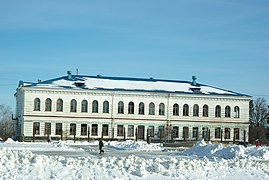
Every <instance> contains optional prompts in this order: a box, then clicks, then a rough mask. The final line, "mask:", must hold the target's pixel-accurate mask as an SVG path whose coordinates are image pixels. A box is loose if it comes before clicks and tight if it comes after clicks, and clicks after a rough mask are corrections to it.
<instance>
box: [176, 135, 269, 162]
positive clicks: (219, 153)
mask: <svg viewBox="0 0 269 180" xmlns="http://www.w3.org/2000/svg"><path fill="white" fill-rule="evenodd" d="M177 154H178V155H183V156H196V157H200V158H202V157H206V158H209V159H214V158H224V159H233V158H256V159H265V160H269V151H268V150H267V149H266V148H264V147H255V146H251V147H247V148H245V147H244V146H241V145H229V146H224V145H223V144H211V143H210V142H209V143H208V144H207V143H205V141H204V140H201V141H200V142H198V143H197V144H196V145H194V146H193V147H192V148H190V149H187V150H185V151H183V152H180V153H177Z"/></svg>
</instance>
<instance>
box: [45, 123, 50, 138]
mask: <svg viewBox="0 0 269 180" xmlns="http://www.w3.org/2000/svg"><path fill="white" fill-rule="evenodd" d="M50 134H51V123H45V135H50Z"/></svg>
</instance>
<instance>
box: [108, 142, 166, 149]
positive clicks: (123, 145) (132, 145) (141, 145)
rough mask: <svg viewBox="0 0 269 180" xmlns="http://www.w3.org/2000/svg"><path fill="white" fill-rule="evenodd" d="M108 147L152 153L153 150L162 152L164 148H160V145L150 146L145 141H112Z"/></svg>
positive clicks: (152, 144)
mask: <svg viewBox="0 0 269 180" xmlns="http://www.w3.org/2000/svg"><path fill="white" fill-rule="evenodd" d="M106 145H108V146H110V147H113V148H116V149H119V150H137V151H152V150H162V147H160V144H156V143H151V144H148V143H147V142H144V141H138V142H137V141H131V140H128V141H122V142H118V141H111V142H108V143H107V144H106Z"/></svg>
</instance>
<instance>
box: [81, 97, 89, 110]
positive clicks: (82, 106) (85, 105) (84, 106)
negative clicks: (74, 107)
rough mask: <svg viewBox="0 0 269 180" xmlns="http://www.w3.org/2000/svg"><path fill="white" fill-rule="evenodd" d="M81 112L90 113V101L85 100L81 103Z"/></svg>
mask: <svg viewBox="0 0 269 180" xmlns="http://www.w3.org/2000/svg"><path fill="white" fill-rule="evenodd" d="M81 112H88V101H86V100H83V101H82V102H81Z"/></svg>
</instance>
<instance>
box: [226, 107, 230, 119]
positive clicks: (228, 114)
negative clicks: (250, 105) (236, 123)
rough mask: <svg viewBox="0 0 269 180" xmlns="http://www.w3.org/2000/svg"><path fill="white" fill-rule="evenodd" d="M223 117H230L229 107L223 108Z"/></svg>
mask: <svg viewBox="0 0 269 180" xmlns="http://www.w3.org/2000/svg"><path fill="white" fill-rule="evenodd" d="M225 117H231V108H230V106H226V107H225Z"/></svg>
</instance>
